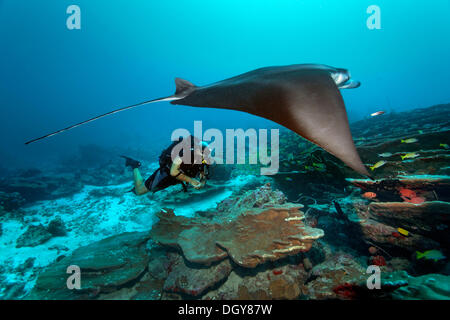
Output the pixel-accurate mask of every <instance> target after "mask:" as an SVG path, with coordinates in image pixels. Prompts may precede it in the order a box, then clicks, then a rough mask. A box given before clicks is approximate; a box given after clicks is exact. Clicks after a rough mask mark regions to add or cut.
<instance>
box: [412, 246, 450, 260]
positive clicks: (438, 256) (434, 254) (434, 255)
mask: <svg viewBox="0 0 450 320" xmlns="http://www.w3.org/2000/svg"><path fill="white" fill-rule="evenodd" d="M416 258H417V259H422V258H425V259H427V260H434V261H435V262H436V261H438V260H442V259H445V258H446V256H444V255H443V254H442V252H441V251H439V250H436V249H433V250H428V251H425V252H419V251H416Z"/></svg>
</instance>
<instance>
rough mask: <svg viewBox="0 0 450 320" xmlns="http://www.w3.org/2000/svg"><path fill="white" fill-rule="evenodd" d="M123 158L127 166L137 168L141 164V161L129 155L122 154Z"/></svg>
mask: <svg viewBox="0 0 450 320" xmlns="http://www.w3.org/2000/svg"><path fill="white" fill-rule="evenodd" d="M121 157H122V158H124V159H125V166H126V167H131V169H137V168H139V167H140V166H141V163H140V162H139V161H137V160H134V159H131V158H129V157H126V156H121Z"/></svg>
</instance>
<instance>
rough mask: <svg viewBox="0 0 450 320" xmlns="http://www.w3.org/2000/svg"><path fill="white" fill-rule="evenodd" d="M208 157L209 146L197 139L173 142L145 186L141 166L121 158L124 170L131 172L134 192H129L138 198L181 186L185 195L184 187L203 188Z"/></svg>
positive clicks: (208, 163) (206, 177)
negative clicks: (125, 168)
mask: <svg viewBox="0 0 450 320" xmlns="http://www.w3.org/2000/svg"><path fill="white" fill-rule="evenodd" d="M177 149H178V150H179V151H178V153H177V152H176V151H177ZM184 151H188V153H185V152H184ZM210 155H211V150H210V149H209V148H208V144H207V143H206V142H203V141H200V140H199V139H198V138H196V137H192V136H187V137H185V138H183V140H182V141H181V142H180V141H174V142H173V143H172V144H171V145H170V146H169V147H168V148H166V149H165V150H164V151H163V152H162V153H161V155H160V156H159V168H158V169H157V170H156V171H155V172H154V173H153V174H152V175H151V176H150V177H149V178H148V179H147V180H146V181H145V182H144V180H143V179H142V176H141V173H140V171H139V167H140V166H141V163H140V162H139V161H137V160H134V159H132V158H129V157H126V156H121V157H122V158H124V159H125V166H127V167H130V168H131V169H133V179H134V188H133V190H131V191H133V192H134V193H135V194H136V195H138V196H140V195H143V194H146V193H147V192H150V191H151V192H153V193H155V192H157V191H160V190H163V189H166V188H167V187H170V186H173V185H176V184H181V185H182V187H183V191H184V192H187V186H186V183H187V184H190V185H192V186H193V187H194V188H195V189H201V188H203V187H204V186H205V184H206V180H207V179H208V177H209V171H208V167H209V165H210V164H211V160H212V159H211V157H210Z"/></svg>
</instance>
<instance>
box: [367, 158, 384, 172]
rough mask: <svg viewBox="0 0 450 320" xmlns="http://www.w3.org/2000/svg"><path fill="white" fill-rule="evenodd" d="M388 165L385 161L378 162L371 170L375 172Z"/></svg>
mask: <svg viewBox="0 0 450 320" xmlns="http://www.w3.org/2000/svg"><path fill="white" fill-rule="evenodd" d="M386 163H387V162H386V161H384V160H381V161H378V162H377V163H375V164H374V165H373V166H371V167H370V170H372V171H373V170H375V169H377V168H379V167H382V166H384V165H385V164H386Z"/></svg>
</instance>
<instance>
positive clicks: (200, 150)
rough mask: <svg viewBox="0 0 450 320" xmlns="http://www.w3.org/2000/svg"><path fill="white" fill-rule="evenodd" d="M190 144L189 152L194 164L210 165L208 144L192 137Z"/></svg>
mask: <svg viewBox="0 0 450 320" xmlns="http://www.w3.org/2000/svg"><path fill="white" fill-rule="evenodd" d="M191 143H192V144H191V152H192V153H193V155H194V163H196V164H199V163H202V164H208V165H209V164H211V162H212V158H211V149H210V148H209V146H208V143H207V142H205V141H202V140H200V139H198V138H197V137H193V139H192V141H191Z"/></svg>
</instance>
